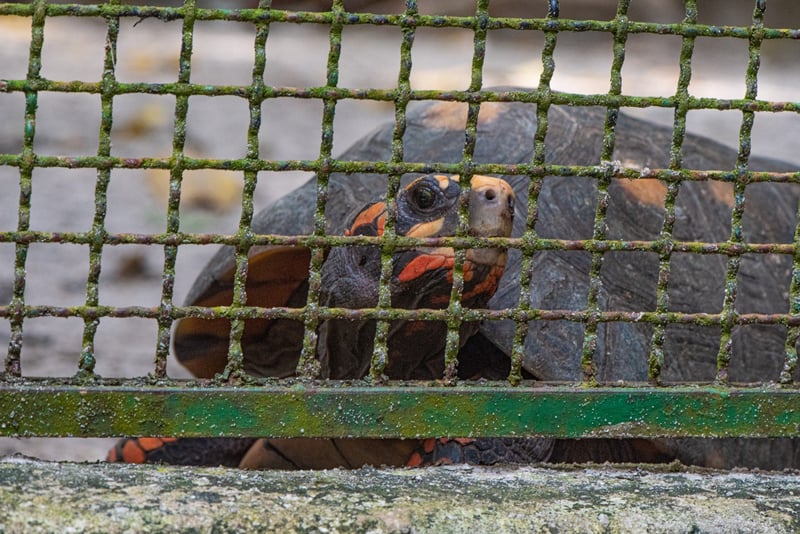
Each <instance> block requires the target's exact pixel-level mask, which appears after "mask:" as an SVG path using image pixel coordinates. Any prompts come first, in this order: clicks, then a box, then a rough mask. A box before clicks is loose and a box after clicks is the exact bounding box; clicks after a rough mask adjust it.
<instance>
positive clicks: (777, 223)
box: [742, 182, 800, 244]
mask: <svg viewBox="0 0 800 534" xmlns="http://www.w3.org/2000/svg"><path fill="white" fill-rule="evenodd" d="M744 193H745V201H744V214H743V215H742V233H743V238H744V240H745V241H746V242H749V243H786V244H789V243H793V242H794V236H795V233H796V230H797V206H798V201H799V200H800V185H798V184H785V183H767V182H761V183H752V184H748V186H747V187H746V188H745V191H744Z"/></svg>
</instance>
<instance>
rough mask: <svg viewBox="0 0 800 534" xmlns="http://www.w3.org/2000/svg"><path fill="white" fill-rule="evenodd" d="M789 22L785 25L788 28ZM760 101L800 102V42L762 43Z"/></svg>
mask: <svg viewBox="0 0 800 534" xmlns="http://www.w3.org/2000/svg"><path fill="white" fill-rule="evenodd" d="M795 20H800V19H795ZM784 24H785V21H781V25H784ZM760 60H761V64H760V66H759V69H758V98H759V99H761V100H771V101H773V102H793V101H794V102H797V101H800V68H798V67H800V42H798V40H797V39H769V40H765V41H764V42H762V43H761V57H760Z"/></svg>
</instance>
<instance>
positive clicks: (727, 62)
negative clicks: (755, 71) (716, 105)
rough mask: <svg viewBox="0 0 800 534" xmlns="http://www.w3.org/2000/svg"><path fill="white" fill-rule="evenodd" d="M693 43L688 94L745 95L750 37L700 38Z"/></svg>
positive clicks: (700, 95)
mask: <svg viewBox="0 0 800 534" xmlns="http://www.w3.org/2000/svg"><path fill="white" fill-rule="evenodd" d="M694 43H695V44H694V53H693V54H692V65H691V66H692V80H691V82H690V83H689V94H690V95H692V96H694V97H698V98H702V97H707V98H718V99H726V98H744V96H745V87H746V84H745V73H746V72H747V61H748V50H747V46H748V43H747V40H746V39H736V38H732V37H697V38H696V39H695V42H694Z"/></svg>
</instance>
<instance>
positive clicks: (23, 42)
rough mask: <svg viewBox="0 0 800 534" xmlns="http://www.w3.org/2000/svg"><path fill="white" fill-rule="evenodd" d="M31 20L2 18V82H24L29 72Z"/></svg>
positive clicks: (0, 35) (0, 75) (0, 76)
mask: <svg viewBox="0 0 800 534" xmlns="http://www.w3.org/2000/svg"><path fill="white" fill-rule="evenodd" d="M30 47H31V19H30V18H28V17H12V16H2V17H0V80H22V79H24V78H25V77H26V76H27V74H26V73H27V72H28V53H29V50H30Z"/></svg>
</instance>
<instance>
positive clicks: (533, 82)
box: [483, 6, 544, 87]
mask: <svg viewBox="0 0 800 534" xmlns="http://www.w3.org/2000/svg"><path fill="white" fill-rule="evenodd" d="M537 7H538V6H537ZM543 45H544V33H542V32H540V31H534V30H492V31H490V32H488V33H487V35H486V58H485V59H484V64H483V86H484V87H488V86H492V85H514V86H521V87H536V86H538V85H539V77H540V76H541V74H542V57H541V56H542V46H543Z"/></svg>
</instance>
